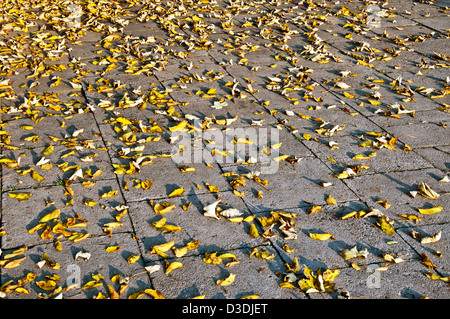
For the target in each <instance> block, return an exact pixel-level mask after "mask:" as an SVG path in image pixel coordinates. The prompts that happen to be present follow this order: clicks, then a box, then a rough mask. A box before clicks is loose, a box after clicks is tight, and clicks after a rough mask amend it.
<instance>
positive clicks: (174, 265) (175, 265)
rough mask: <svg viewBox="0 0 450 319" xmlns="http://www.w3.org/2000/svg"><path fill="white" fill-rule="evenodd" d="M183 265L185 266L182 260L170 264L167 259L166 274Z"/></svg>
mask: <svg viewBox="0 0 450 319" xmlns="http://www.w3.org/2000/svg"><path fill="white" fill-rule="evenodd" d="M181 267H183V264H182V263H180V262H178V261H174V262H172V263H170V264H169V262H168V261H166V271H165V274H166V275H167V274H169V273H170V272H171V271H173V270H175V269H178V268H181Z"/></svg>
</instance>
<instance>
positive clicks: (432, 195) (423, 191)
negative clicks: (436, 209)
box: [417, 182, 441, 199]
mask: <svg viewBox="0 0 450 319" xmlns="http://www.w3.org/2000/svg"><path fill="white" fill-rule="evenodd" d="M417 189H418V192H419V194H420V195H422V196H423V197H426V198H429V199H438V198H439V197H441V196H440V195H439V194H438V193H436V192H435V191H434V190H432V189H431V187H430V186H428V185H427V184H426V183H424V182H420V184H419V186H418V187H417Z"/></svg>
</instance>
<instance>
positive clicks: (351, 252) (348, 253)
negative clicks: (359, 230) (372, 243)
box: [341, 246, 369, 260]
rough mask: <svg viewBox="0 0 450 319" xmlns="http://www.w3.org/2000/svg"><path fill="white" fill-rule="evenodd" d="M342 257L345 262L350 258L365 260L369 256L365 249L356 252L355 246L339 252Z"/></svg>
mask: <svg viewBox="0 0 450 319" xmlns="http://www.w3.org/2000/svg"><path fill="white" fill-rule="evenodd" d="M341 254H342V256H343V257H344V259H345V260H349V259H352V258H356V257H363V258H367V256H368V255H369V251H368V250H367V248H364V249H361V250H358V249H357V248H356V246H354V247H352V248H350V249H344V250H342V251H341Z"/></svg>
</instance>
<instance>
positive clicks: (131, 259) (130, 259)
mask: <svg viewBox="0 0 450 319" xmlns="http://www.w3.org/2000/svg"><path fill="white" fill-rule="evenodd" d="M139 258H140V257H139V255H135V254H131V255H130V256H128V258H127V263H129V264H134V263H135V262H136V261H138V260H139Z"/></svg>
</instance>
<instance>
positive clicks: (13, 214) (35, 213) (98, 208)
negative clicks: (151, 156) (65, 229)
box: [2, 180, 131, 248]
mask: <svg viewBox="0 0 450 319" xmlns="http://www.w3.org/2000/svg"><path fill="white" fill-rule="evenodd" d="M70 188H71V189H72V190H73V192H74V194H75V197H74V200H73V205H72V206H71V205H68V202H69V201H70V198H71V197H70V196H68V195H65V194H66V191H65V189H64V187H63V186H52V187H40V188H36V189H30V190H21V191H9V192H4V193H3V195H2V225H3V227H4V228H5V229H8V232H7V234H6V235H5V236H3V239H2V247H3V248H12V247H18V246H22V245H27V246H30V245H37V244H40V243H51V242H52V241H53V240H54V239H55V238H56V237H58V236H59V235H58V234H56V233H53V232H52V233H50V238H46V239H42V238H41V234H42V233H43V232H44V230H45V229H41V230H37V231H36V232H34V233H29V230H30V229H32V228H33V227H35V226H37V225H38V224H39V220H40V219H41V218H42V217H43V216H45V215H46V214H48V213H50V212H53V211H54V210H56V209H59V210H60V211H61V222H62V223H65V222H66V221H67V219H68V218H74V217H76V214H78V215H79V216H80V217H81V218H83V219H85V220H87V225H86V226H85V227H83V228H71V229H70V228H69V229H70V230H69V231H71V232H73V233H89V234H91V235H104V234H105V232H104V231H103V225H104V224H106V223H111V222H114V221H115V216H116V215H117V214H118V213H119V211H117V210H115V209H114V207H116V206H119V205H124V204H125V201H124V199H123V198H122V195H121V193H120V191H119V187H118V185H117V183H116V182H115V181H114V180H103V181H97V182H96V183H95V185H93V186H91V187H89V188H85V187H83V186H82V184H80V183H75V184H72V185H71V186H70ZM110 191H119V192H118V193H117V194H116V195H115V196H114V197H111V198H100V196H101V195H102V194H104V193H107V192H110ZM13 193H31V194H32V196H31V198H30V199H28V200H25V201H22V202H19V201H18V200H17V199H14V198H11V197H10V196H9V195H10V194H13ZM86 200H90V201H93V202H97V204H95V205H94V206H88V205H86V204H85V202H86ZM120 222H121V223H122V224H123V225H121V226H120V227H119V228H114V229H113V233H115V232H117V231H120V232H123V231H131V224H130V221H129V219H128V216H127V215H124V216H123V217H122V219H121V220H120ZM77 223H80V221H77ZM50 225H51V227H53V226H54V225H56V223H50Z"/></svg>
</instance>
